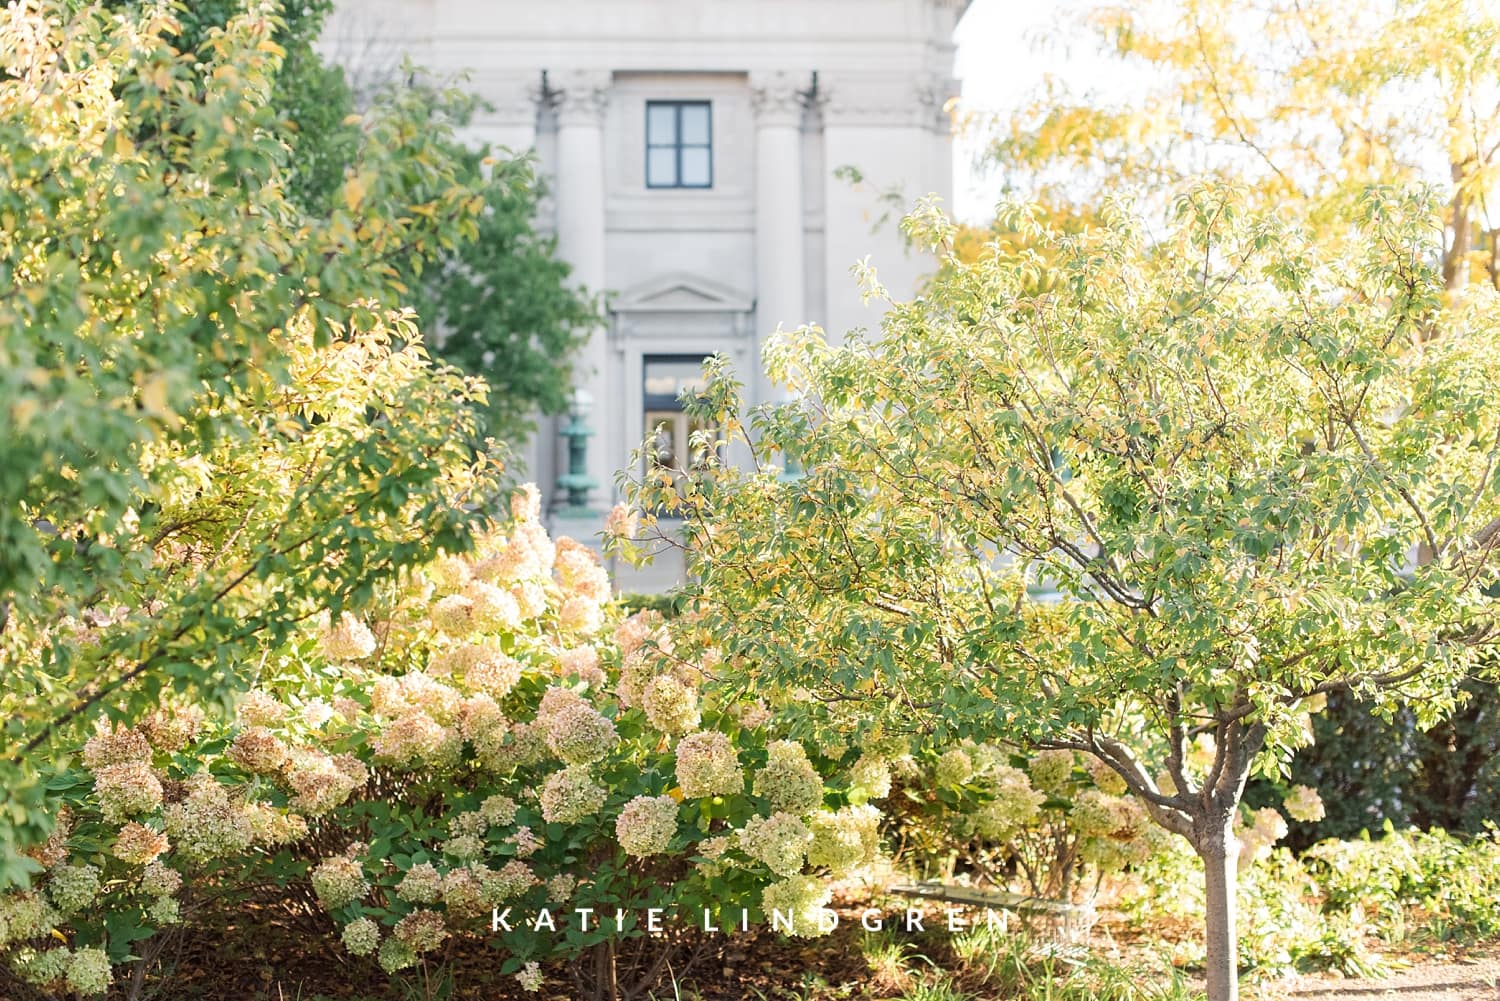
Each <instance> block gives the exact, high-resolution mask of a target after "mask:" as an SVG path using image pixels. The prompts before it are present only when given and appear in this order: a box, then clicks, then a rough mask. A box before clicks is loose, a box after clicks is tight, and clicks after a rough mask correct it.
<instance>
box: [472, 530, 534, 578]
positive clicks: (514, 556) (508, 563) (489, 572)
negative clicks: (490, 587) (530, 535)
mask: <svg viewBox="0 0 1500 1001" xmlns="http://www.w3.org/2000/svg"><path fill="white" fill-rule="evenodd" d="M474 573H475V576H477V577H480V578H481V579H483V580H485V581H488V582H490V583H493V584H515V583H517V582H519V581H523V580H537V579H539V578H540V577H541V576H542V575H543V574H544V573H545V571H544V570H543V569H542V564H541V560H539V559H538V558H537V553H536V551H535V550H534V549H532V547H531V546H529V545H527V544H526V541H525V540H524V539H519V538H518V539H515V540H512V541H511V542H508V543H505V544H503V545H501V546H500V547H499V548H498V549H496V550H495V553H494V555H492V556H490V557H489V558H488V559H486V560H484V561H482V562H481V563H480V564H479V565H478V566H477V567H475V569H474Z"/></svg>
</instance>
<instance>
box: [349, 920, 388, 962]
mask: <svg viewBox="0 0 1500 1001" xmlns="http://www.w3.org/2000/svg"><path fill="white" fill-rule="evenodd" d="M340 937H341V938H342V939H343V940H344V948H345V949H348V950H349V952H350V954H352V955H355V956H368V955H370V954H371V953H373V952H374V951H375V949H376V948H377V947H378V946H379V945H380V926H379V925H377V924H376V923H375V922H374V921H371V920H370V919H369V918H355V919H354V920H353V921H351V922H349V923H348V924H346V925H345V926H344V932H343V934H342V935H341V936H340Z"/></svg>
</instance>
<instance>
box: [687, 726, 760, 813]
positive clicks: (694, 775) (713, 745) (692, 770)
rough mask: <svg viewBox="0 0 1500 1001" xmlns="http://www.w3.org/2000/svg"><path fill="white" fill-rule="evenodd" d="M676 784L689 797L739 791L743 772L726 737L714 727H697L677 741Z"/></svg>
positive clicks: (743, 776) (743, 780)
mask: <svg viewBox="0 0 1500 1001" xmlns="http://www.w3.org/2000/svg"><path fill="white" fill-rule="evenodd" d="M677 784H678V786H680V787H681V789H682V794H683V795H684V796H687V797H689V798H699V797H703V796H731V795H734V794H736V793H739V792H741V791H742V790H743V789H744V787H745V772H744V770H743V769H742V768H740V762H739V756H738V755H737V754H736V753H735V750H734V745H733V744H731V743H730V742H729V738H728V737H727V736H726V735H724V734H722V733H720V732H719V731H717V730H699V731H697V732H696V733H690V734H688V735H687V736H686V737H683V738H682V739H681V740H680V741H678V742H677Z"/></svg>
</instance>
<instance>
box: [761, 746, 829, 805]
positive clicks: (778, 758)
mask: <svg viewBox="0 0 1500 1001" xmlns="http://www.w3.org/2000/svg"><path fill="white" fill-rule="evenodd" d="M755 795H757V796H761V797H764V798H765V799H768V800H770V802H771V809H773V810H784V811H786V812H788V813H806V812H807V811H809V810H811V809H813V808H814V807H816V806H817V805H819V804H820V803H822V802H823V779H822V777H821V776H820V775H818V772H817V769H815V768H813V766H812V762H811V761H809V760H808V758H807V752H806V751H805V750H803V748H802V745H801V744H798V743H795V742H793V741H790V740H778V741H775V742H774V743H771V744H769V745H767V747H766V764H765V767H763V768H761V769H760V770H759V771H757V772H756V773H755Z"/></svg>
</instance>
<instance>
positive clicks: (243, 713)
mask: <svg viewBox="0 0 1500 1001" xmlns="http://www.w3.org/2000/svg"><path fill="white" fill-rule="evenodd" d="M286 716H287V708H286V706H285V705H284V704H282V702H281V700H280V699H278V698H276V696H274V695H272V694H271V693H270V692H264V691H261V690H260V689H258V688H257V689H252V690H251V691H248V692H246V693H245V694H244V695H242V696H240V701H239V703H238V704H237V705H236V706H235V707H234V721H235V723H236V724H237V725H239V726H241V727H253V726H259V727H274V726H280V725H281V724H282V723H283V722H284V721H285V720H286Z"/></svg>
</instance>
